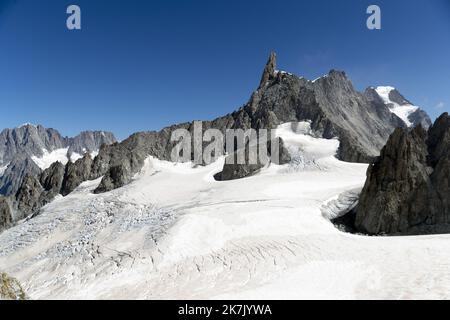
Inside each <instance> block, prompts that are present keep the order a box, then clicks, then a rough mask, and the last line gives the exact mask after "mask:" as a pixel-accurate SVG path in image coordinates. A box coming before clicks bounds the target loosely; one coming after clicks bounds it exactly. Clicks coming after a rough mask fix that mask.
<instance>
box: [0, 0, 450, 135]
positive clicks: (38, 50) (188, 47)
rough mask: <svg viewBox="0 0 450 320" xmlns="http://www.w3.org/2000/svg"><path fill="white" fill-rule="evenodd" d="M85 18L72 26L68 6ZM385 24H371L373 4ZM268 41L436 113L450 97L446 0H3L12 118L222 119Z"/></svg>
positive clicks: (6, 121)
mask: <svg viewBox="0 0 450 320" xmlns="http://www.w3.org/2000/svg"><path fill="white" fill-rule="evenodd" d="M70 4H77V5H79V6H80V7H81V10H82V30H81V31H69V30H67V28H66V17H67V14H66V8H67V6H68V5H70ZM370 4H377V5H379V6H380V7H381V10H382V30H381V31H369V30H368V29H367V28H366V19H367V17H368V15H367V14H366V8H367V7H368V5H370ZM270 51H276V52H277V54H278V65H279V69H282V70H287V71H290V72H293V73H295V74H298V75H302V76H305V77H306V78H310V79H314V78H317V77H319V76H321V75H322V74H325V73H327V72H328V71H329V70H330V69H333V68H335V69H340V70H345V71H346V72H347V74H348V75H349V77H350V78H351V79H352V81H353V82H354V84H355V86H356V88H358V89H359V90H363V89H364V88H365V87H367V86H371V85H392V86H395V87H397V88H398V89H399V90H400V91H401V92H402V93H403V94H404V95H405V96H406V97H407V98H408V99H409V100H411V101H412V102H414V103H415V104H417V105H420V106H422V107H423V108H424V109H425V110H426V111H427V112H428V113H429V114H430V115H431V116H432V117H433V118H435V117H436V116H437V115H439V114H440V113H442V112H444V111H448V109H449V106H450V59H449V57H450V1H447V0H389V1H382V0H371V1H365V0H345V1H331V0H314V1H312V0H310V1H301V0H292V1H286V0H280V1H267V0H258V1H255V0H246V1H242V0H215V1H212V0H190V1H181V0H178V1H176V0H160V1H151V0H148V1H147V0H127V1H125V0H71V1H64V0H39V1H36V0H0V128H6V127H15V126H17V125H20V124H22V123H25V122H31V123H39V124H43V125H44V126H47V127H54V128H56V129H58V130H60V131H61V133H63V134H64V135H75V134H77V133H78V132H79V131H81V130H85V129H103V130H110V131H113V132H114V133H115V134H116V135H117V136H118V137H119V138H121V139H122V138H125V137H127V136H128V135H129V134H131V133H133V132H135V131H141V130H154V129H160V128H162V127H164V126H165V125H170V124H172V123H177V122H183V121H190V120H194V119H212V118H214V117H217V116H220V115H223V114H226V113H229V112H231V111H233V110H235V109H237V108H239V107H240V106H242V105H243V104H244V103H245V102H247V100H248V99H249V97H250V94H251V92H252V91H253V90H254V89H255V88H256V87H257V85H258V82H259V80H260V75H261V72H262V69H263V67H264V64H265V62H266V60H267V57H268V54H269V52H270Z"/></svg>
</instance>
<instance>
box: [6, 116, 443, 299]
mask: <svg viewBox="0 0 450 320" xmlns="http://www.w3.org/2000/svg"><path fill="white" fill-rule="evenodd" d="M278 133H279V135H280V136H282V137H283V138H284V139H285V141H286V145H287V147H288V149H289V150H290V151H291V152H292V153H293V155H294V157H293V158H294V162H293V163H291V164H288V165H284V166H276V165H270V166H269V167H267V168H265V169H263V170H262V171H261V172H260V173H259V174H258V175H255V176H253V177H250V178H246V179H240V180H233V181H226V182H218V181H215V180H214V178H213V176H214V174H216V173H217V172H218V171H220V170H221V168H222V164H223V161H224V160H223V159H220V161H217V162H216V163H214V164H212V165H209V166H207V167H193V166H192V165H191V164H190V163H186V164H173V163H168V162H163V161H159V160H156V159H153V158H149V159H147V161H146V165H145V166H144V168H143V169H142V171H141V172H140V173H139V174H137V175H136V176H135V178H134V181H133V182H132V183H131V184H129V185H127V186H125V187H122V188H120V189H117V190H114V191H112V192H109V193H105V194H101V195H94V194H92V193H91V191H92V190H93V189H94V188H95V187H96V186H97V185H98V183H99V180H96V181H90V182H86V183H84V184H82V185H81V186H80V187H79V188H78V189H77V190H76V191H75V192H73V193H72V194H70V195H69V196H67V197H65V198H62V197H60V198H58V199H57V200H55V201H54V202H53V203H51V204H49V205H47V206H46V207H45V208H44V210H43V213H42V214H41V215H40V216H38V217H36V218H34V219H31V220H29V221H26V222H23V223H22V224H20V225H18V226H16V227H14V228H12V229H9V230H7V231H6V232H4V233H2V234H0V269H2V270H5V271H6V272H8V273H9V274H11V275H12V276H14V277H17V279H18V280H19V281H20V282H21V283H22V284H23V286H24V289H25V290H26V292H27V294H28V295H29V296H30V297H31V298H35V299H36V298H58V299H66V298H88V299H90V298H125V299H136V298H139V299H158V298H170V299H177V298H180V299H195V298H201V299H210V298H233V299H241V298H243V299H247V298H252V299H260V298H263V299H266V298H267V299H285V298H286V299H291V298H326V299H327V298H391V299H398V298H449V297H450V293H449V292H450V290H449V289H450V277H448V272H447V271H448V267H449V265H450V257H449V256H448V254H447V252H448V248H449V243H450V241H449V240H450V236H435V237H418V238H416V237H410V238H387V237H379V238H377V237H364V236H357V235H350V234H344V233H341V232H339V231H338V230H337V229H336V228H335V227H334V226H333V225H332V224H331V223H330V222H329V221H328V220H327V219H326V218H325V217H324V213H325V214H327V216H328V217H330V216H336V215H338V214H339V212H340V211H341V210H343V209H344V208H343V207H345V206H351V205H352V204H353V201H352V200H351V197H349V196H348V192H349V191H350V192H354V190H357V189H359V188H361V187H362V185H363V183H364V180H365V172H366V169H367V166H366V165H362V164H352V163H344V162H341V161H338V160H337V159H336V158H334V157H333V155H334V154H335V152H336V148H337V147H338V145H339V142H338V141H337V140H326V139H321V138H317V137H314V133H312V132H311V131H310V128H309V124H308V123H301V124H298V125H297V124H285V125H283V126H281V127H279V129H278ZM305 159H306V161H305ZM299 163H300V164H302V165H298V164H299ZM339 195H341V196H339ZM342 195H344V196H342ZM349 199H350V200H349Z"/></svg>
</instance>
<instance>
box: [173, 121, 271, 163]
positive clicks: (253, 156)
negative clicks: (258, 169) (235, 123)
mask: <svg viewBox="0 0 450 320" xmlns="http://www.w3.org/2000/svg"><path fill="white" fill-rule="evenodd" d="M170 141H171V142H172V143H175V146H174V147H173V148H172V151H171V160H172V162H189V161H192V162H193V163H194V164H200V165H208V164H211V163H213V162H215V161H217V160H218V159H219V158H220V157H222V156H224V155H226V156H227V157H226V161H225V162H226V164H241V165H244V164H247V165H257V164H261V165H266V164H268V163H269V162H273V163H280V139H279V138H278V137H277V136H276V130H275V129H271V130H268V129H259V130H255V129H248V130H243V129H226V130H225V133H223V132H222V131H220V130H218V129H207V130H205V131H204V130H203V122H201V121H195V122H194V124H193V130H191V131H189V130H187V129H176V130H174V131H173V132H172V135H171V138H170Z"/></svg>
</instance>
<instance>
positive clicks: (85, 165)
mask: <svg viewBox="0 0 450 320" xmlns="http://www.w3.org/2000/svg"><path fill="white" fill-rule="evenodd" d="M92 163H93V161H92V158H91V155H90V154H89V153H86V154H85V155H84V157H83V158H81V159H78V160H77V161H75V162H74V163H72V162H68V163H67V165H66V169H65V173H64V178H63V181H62V186H61V188H60V189H61V194H62V195H63V196H66V195H68V194H69V193H71V192H72V191H73V190H75V188H76V187H78V186H79V185H80V184H81V183H82V182H83V181H86V180H89V178H90V175H91V169H92Z"/></svg>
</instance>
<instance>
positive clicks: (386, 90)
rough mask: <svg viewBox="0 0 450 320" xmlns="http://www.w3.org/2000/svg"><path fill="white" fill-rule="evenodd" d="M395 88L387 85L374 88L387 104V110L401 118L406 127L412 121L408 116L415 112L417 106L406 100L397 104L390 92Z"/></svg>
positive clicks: (410, 124) (409, 125)
mask: <svg viewBox="0 0 450 320" xmlns="http://www.w3.org/2000/svg"><path fill="white" fill-rule="evenodd" d="M395 90H396V89H395V88H394V87H389V86H387V87H377V88H375V91H376V92H377V93H378V95H379V96H380V97H381V99H383V102H384V103H385V104H386V105H388V106H389V110H391V112H392V113H394V114H395V115H396V116H398V117H399V118H400V119H402V120H403V122H405V124H406V125H407V126H408V127H411V126H412V125H413V123H412V122H411V120H410V119H409V116H410V115H412V114H413V113H414V112H416V111H417V110H418V109H419V107H417V106H413V105H412V104H410V103H409V102H407V101H405V102H404V103H403V104H399V103H398V102H396V101H393V100H391V98H390V94H391V93H392V92H393V91H395Z"/></svg>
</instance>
